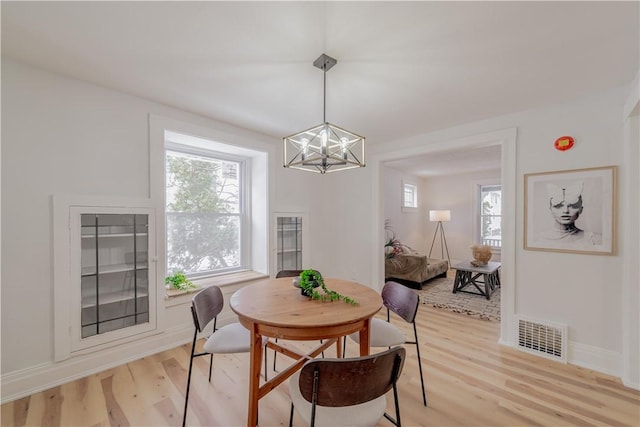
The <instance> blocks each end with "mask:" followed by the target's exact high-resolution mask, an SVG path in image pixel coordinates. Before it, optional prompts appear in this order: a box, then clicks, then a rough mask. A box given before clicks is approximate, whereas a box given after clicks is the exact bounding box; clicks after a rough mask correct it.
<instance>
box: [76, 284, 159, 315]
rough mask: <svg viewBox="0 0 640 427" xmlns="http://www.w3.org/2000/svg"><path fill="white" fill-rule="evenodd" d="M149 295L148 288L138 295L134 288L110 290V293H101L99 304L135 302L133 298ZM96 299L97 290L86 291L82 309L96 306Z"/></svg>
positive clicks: (83, 296)
mask: <svg viewBox="0 0 640 427" xmlns="http://www.w3.org/2000/svg"><path fill="white" fill-rule="evenodd" d="M148 296H149V293H148V292H147V291H146V290H145V291H142V292H141V291H138V295H137V296H136V295H135V294H134V292H133V289H128V290H125V291H117V292H109V293H104V294H100V304H99V305H100V306H104V305H107V304H112V303H114V302H125V301H131V302H133V300H134V299H136V298H145V297H148ZM95 299H96V294H95V292H94V293H93V294H89V293H86V292H85V293H84V294H83V295H82V309H83V310H84V309H86V308H93V307H95V306H96V303H95Z"/></svg>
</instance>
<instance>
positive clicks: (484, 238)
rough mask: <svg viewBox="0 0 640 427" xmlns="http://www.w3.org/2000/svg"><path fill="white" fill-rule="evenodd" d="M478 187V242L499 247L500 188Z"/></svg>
mask: <svg viewBox="0 0 640 427" xmlns="http://www.w3.org/2000/svg"><path fill="white" fill-rule="evenodd" d="M479 189H480V197H479V199H478V200H479V202H480V203H479V206H478V208H479V212H480V243H481V244H483V245H489V246H491V247H492V248H496V249H499V248H501V247H502V188H501V186H500V185H481V186H479Z"/></svg>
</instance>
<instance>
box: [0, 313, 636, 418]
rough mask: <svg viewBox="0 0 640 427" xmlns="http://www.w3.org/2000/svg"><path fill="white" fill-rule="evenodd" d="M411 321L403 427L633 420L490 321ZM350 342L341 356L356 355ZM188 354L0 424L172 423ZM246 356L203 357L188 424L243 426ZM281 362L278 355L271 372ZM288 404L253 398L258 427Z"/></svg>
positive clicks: (181, 350)
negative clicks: (503, 336) (515, 345)
mask: <svg viewBox="0 0 640 427" xmlns="http://www.w3.org/2000/svg"><path fill="white" fill-rule="evenodd" d="M401 322H402V321H397V322H395V323H396V324H401ZM404 325H406V324H403V327H404ZM418 327H419V335H420V341H421V352H422V364H423V368H424V370H425V375H426V387H427V399H428V404H429V406H428V408H425V407H424V406H423V405H422V398H421V395H420V391H419V387H420V377H419V374H418V367H417V362H416V354H415V346H411V345H409V346H407V361H406V364H405V368H404V371H403V373H402V377H401V380H400V384H399V389H400V404H401V410H402V421H403V425H405V426H508V427H513V426H630V427H637V426H640V413H639V411H640V393H638V392H637V391H634V390H631V389H627V388H625V387H623V386H622V385H621V384H620V382H619V381H618V380H617V379H615V378H612V377H609V376H606V375H603V374H599V373H596V372H593V371H590V370H587V369H582V368H578V367H575V366H570V365H563V364H560V363H557V362H553V361H549V360H546V359H543V358H539V357H535V356H531V355H528V354H525V353H522V352H519V351H516V350H511V349H508V348H504V347H501V346H499V345H498V344H497V343H496V341H497V337H498V330H499V324H498V323H495V322H489V321H484V320H478V319H475V318H472V317H469V316H466V315H462V314H454V313H450V312H447V311H444V310H440V309H434V308H431V307H428V306H421V307H420V312H419V313H418ZM407 332H409V329H407ZM350 344H351V345H348V346H347V353H348V354H347V355H355V354H356V351H357V350H356V347H355V346H354V345H353V344H352V343H350ZM189 350H190V347H189V345H184V346H180V347H177V348H175V349H172V350H169V351H165V352H163V353H159V354H156V355H154V356H151V357H146V358H144V359H141V360H138V361H135V362H132V363H128V364H126V365H123V366H120V367H118V368H115V369H110V370H107V371H104V372H101V373H99V374H96V375H92V376H90V377H87V378H83V379H81V380H78V381H74V382H72V383H68V384H65V385H62V386H60V387H55V388H53V389H51V390H47V391H45V392H42V393H38V394H35V395H33V396H30V397H26V398H23V399H20V400H17V401H14V402H10V403H7V404H4V405H2V407H1V410H2V417H1V422H2V426H4V427H9V426H25V425H26V426H109V425H111V426H174V425H175V426H177V425H180V423H181V420H182V407H183V402H184V401H183V399H184V389H185V384H186V374H187V369H188V363H189ZM272 357H273V353H272V352H271V351H270V352H269V358H270V361H271V360H273V359H272ZM248 360H249V359H248V355H246V354H241V355H218V356H215V357H214V371H213V378H212V382H211V383H208V382H207V373H208V358H199V359H197V361H196V365H195V368H194V378H193V381H192V390H191V397H190V403H189V406H190V408H189V415H188V418H187V424H188V425H192V426H195V425H206V426H242V425H244V424H245V423H246V410H247V401H246V394H247V387H248V379H247V366H248ZM287 361H288V359H287V358H285V357H283V356H279V357H278V366H279V369H280V368H281V367H283V366H285V364H286V362H287ZM271 374H272V372H271ZM289 402H290V401H289V397H288V385H287V382H285V383H284V384H282V385H280V386H279V387H278V388H277V389H275V390H274V391H273V392H271V393H270V394H268V395H267V396H266V397H265V398H263V399H262V400H261V401H260V424H261V426H281V425H287V423H288V418H289ZM389 402H390V405H389V409H391V408H392V403H391V402H392V399H389ZM294 425H300V420H299V419H297V418H294ZM379 425H380V426H389V425H391V424H390V423H389V422H387V421H386V420H382V421H381V422H380V423H379Z"/></svg>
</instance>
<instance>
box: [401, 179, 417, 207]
mask: <svg viewBox="0 0 640 427" xmlns="http://www.w3.org/2000/svg"><path fill="white" fill-rule="evenodd" d="M417 192H418V189H417V187H416V186H415V185H412V184H404V187H403V198H402V200H403V206H404V207H405V208H417V207H418V197H417Z"/></svg>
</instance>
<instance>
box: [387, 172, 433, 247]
mask: <svg viewBox="0 0 640 427" xmlns="http://www.w3.org/2000/svg"><path fill="white" fill-rule="evenodd" d="M382 174H383V178H382V186H383V187H382V192H383V194H384V218H385V220H388V221H389V225H390V226H391V229H392V230H393V233H394V234H395V236H396V238H397V239H398V240H400V241H401V242H402V243H403V244H405V245H408V246H409V247H411V248H412V249H415V250H416V251H418V252H420V253H423V254H426V252H425V251H428V250H429V246H428V244H429V243H428V242H426V240H425V233H424V215H425V212H428V211H425V203H426V200H425V198H424V191H423V182H422V180H421V179H420V178H419V177H417V176H415V175H411V174H407V173H405V172H402V171H399V170H396V169H392V168H389V167H383V168H382ZM403 183H404V184H413V185H416V186H417V187H418V191H417V196H418V208H417V209H415V210H407V209H403V208H402V190H403V187H402V185H403Z"/></svg>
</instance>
